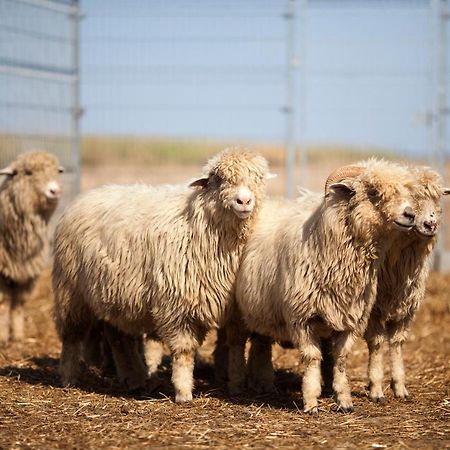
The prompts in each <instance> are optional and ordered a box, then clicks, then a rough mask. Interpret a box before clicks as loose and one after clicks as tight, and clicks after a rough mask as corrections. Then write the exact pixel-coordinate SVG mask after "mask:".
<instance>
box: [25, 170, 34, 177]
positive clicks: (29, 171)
mask: <svg viewBox="0 0 450 450" xmlns="http://www.w3.org/2000/svg"><path fill="white" fill-rule="evenodd" d="M25 175H28V176H30V175H33V172H32V171H31V170H30V169H25Z"/></svg>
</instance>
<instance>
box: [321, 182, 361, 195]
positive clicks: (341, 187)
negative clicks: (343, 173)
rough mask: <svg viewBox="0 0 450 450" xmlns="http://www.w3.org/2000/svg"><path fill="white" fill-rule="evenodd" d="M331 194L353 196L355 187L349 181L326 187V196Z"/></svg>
mask: <svg viewBox="0 0 450 450" xmlns="http://www.w3.org/2000/svg"><path fill="white" fill-rule="evenodd" d="M332 192H335V193H339V192H340V193H342V194H346V195H349V194H353V193H354V192H355V185H354V183H352V182H351V181H346V180H343V181H339V182H338V183H333V184H330V185H329V186H328V194H327V196H328V195H329V194H331V193H332Z"/></svg>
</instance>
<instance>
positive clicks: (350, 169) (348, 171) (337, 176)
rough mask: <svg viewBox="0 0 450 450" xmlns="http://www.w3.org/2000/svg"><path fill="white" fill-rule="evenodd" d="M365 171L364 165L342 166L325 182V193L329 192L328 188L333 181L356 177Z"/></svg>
mask: <svg viewBox="0 0 450 450" xmlns="http://www.w3.org/2000/svg"><path fill="white" fill-rule="evenodd" d="M363 172H364V167H362V166H342V167H339V168H338V169H336V170H335V171H334V172H332V173H331V174H330V175H329V176H328V178H327V181H326V182H325V195H327V194H328V190H329V188H330V186H331V185H332V184H333V183H337V182H338V181H342V180H344V179H345V178H351V177H355V176H357V175H360V174H361V173H363Z"/></svg>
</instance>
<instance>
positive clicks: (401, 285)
mask: <svg viewBox="0 0 450 450" xmlns="http://www.w3.org/2000/svg"><path fill="white" fill-rule="evenodd" d="M415 175H416V177H417V181H418V183H417V187H416V189H415V192H414V200H415V202H416V205H415V211H416V225H415V227H414V229H413V231H411V232H409V233H408V234H407V235H406V236H402V238H401V239H397V241H396V242H395V244H394V245H393V247H392V249H391V250H390V251H389V252H388V254H387V255H386V258H385V261H384V263H383V264H382V266H381V270H380V275H379V277H378V290H377V299H376V302H375V305H374V308H373V310H372V313H371V315H370V319H369V323H368V327H367V330H366V333H365V335H364V338H365V340H366V342H367V345H368V347H369V381H370V392H369V397H370V398H371V399H372V400H373V401H376V402H384V399H385V397H384V393H383V386H382V382H383V362H382V352H381V350H382V344H383V341H384V339H385V337H387V338H388V342H389V350H390V359H391V378H392V382H391V386H392V389H393V391H394V395H395V396H396V397H399V398H405V397H407V396H408V391H407V389H406V386H405V370H404V366H403V355H402V346H403V343H404V342H405V340H406V339H407V335H408V332H409V328H410V326H411V323H412V321H413V319H414V316H415V314H416V312H417V309H418V308H419V306H420V304H421V303H422V300H423V298H424V295H425V283H426V280H427V277H428V272H429V266H430V255H431V252H432V250H433V248H434V246H435V244H436V240H437V237H436V234H437V231H438V228H439V225H440V220H441V214H442V210H441V207H440V198H441V195H446V194H449V193H450V190H449V189H444V188H443V187H442V184H441V180H440V177H439V175H438V174H437V173H436V172H434V171H432V170H430V169H417V170H416V171H415Z"/></svg>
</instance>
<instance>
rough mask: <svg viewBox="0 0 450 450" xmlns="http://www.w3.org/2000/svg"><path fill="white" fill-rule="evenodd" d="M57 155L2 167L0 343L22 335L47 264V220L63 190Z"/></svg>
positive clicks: (34, 155)
mask: <svg viewBox="0 0 450 450" xmlns="http://www.w3.org/2000/svg"><path fill="white" fill-rule="evenodd" d="M61 171H62V168H61V167H60V166H59V163H58V160H57V159H56V158H55V157H54V156H53V155H51V154H49V153H47V152H44V151H33V152H29V153H23V154H22V155H19V156H18V157H17V158H16V159H15V160H14V161H12V162H11V164H10V165H9V166H8V167H5V168H4V169H2V170H0V175H4V176H6V178H5V179H4V180H3V183H2V184H1V185H0V344H1V345H4V344H6V343H8V341H9V340H10V339H12V340H16V341H21V340H22V339H23V337H24V313H23V307H24V304H25V302H26V301H27V300H28V299H30V298H31V297H32V295H33V289H34V286H35V283H36V280H37V278H38V276H39V274H40V273H41V271H42V269H43V268H44V267H45V265H46V264H47V263H48V236H47V232H48V230H47V225H48V222H49V220H50V217H51V215H52V214H53V212H54V211H55V209H56V206H57V204H58V200H59V197H60V195H61V183H60V179H59V172H61Z"/></svg>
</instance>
